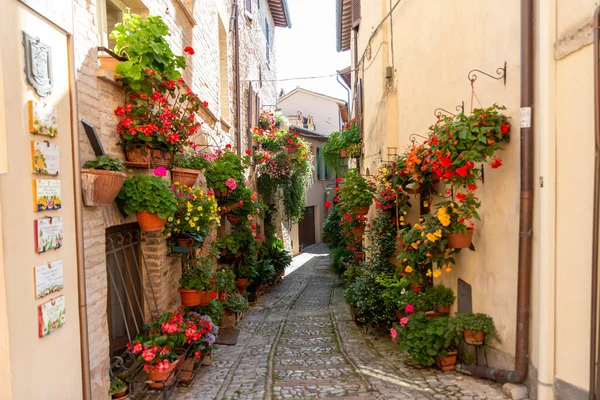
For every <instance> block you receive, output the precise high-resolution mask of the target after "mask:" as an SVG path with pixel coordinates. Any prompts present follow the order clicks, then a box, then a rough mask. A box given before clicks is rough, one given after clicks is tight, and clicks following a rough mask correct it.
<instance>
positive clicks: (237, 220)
mask: <svg viewBox="0 0 600 400" xmlns="http://www.w3.org/2000/svg"><path fill="white" fill-rule="evenodd" d="M227 221H229V223H230V224H231V225H237V224H239V223H240V217H236V216H235V215H231V214H227Z"/></svg>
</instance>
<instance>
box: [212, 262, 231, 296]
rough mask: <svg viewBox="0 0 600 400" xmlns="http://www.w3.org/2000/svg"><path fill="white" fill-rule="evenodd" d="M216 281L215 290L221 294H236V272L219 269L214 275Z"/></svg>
mask: <svg viewBox="0 0 600 400" xmlns="http://www.w3.org/2000/svg"><path fill="white" fill-rule="evenodd" d="M213 279H214V281H215V290H216V291H217V292H219V293H227V294H230V293H233V292H235V272H233V271H232V270H230V269H225V268H222V269H219V270H216V271H215V272H214V274H213Z"/></svg>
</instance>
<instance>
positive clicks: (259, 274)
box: [251, 258, 275, 287]
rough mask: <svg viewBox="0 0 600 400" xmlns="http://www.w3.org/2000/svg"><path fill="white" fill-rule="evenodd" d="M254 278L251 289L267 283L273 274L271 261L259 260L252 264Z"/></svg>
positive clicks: (273, 269) (273, 268)
mask: <svg viewBox="0 0 600 400" xmlns="http://www.w3.org/2000/svg"><path fill="white" fill-rule="evenodd" d="M254 272H255V274H256V275H255V276H254V277H253V278H252V284H251V287H256V286H258V285H261V284H263V283H267V282H269V280H270V279H271V278H272V277H273V275H274V274H275V267H273V264H272V263H271V260H268V259H264V258H263V259H260V260H258V261H256V263H255V264H254Z"/></svg>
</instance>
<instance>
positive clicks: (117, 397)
mask: <svg viewBox="0 0 600 400" xmlns="http://www.w3.org/2000/svg"><path fill="white" fill-rule="evenodd" d="M111 398H112V399H113V400H127V399H129V398H130V397H129V389H125V390H123V391H122V392H119V393H115V394H113V395H112V396H111Z"/></svg>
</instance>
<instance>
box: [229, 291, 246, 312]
mask: <svg viewBox="0 0 600 400" xmlns="http://www.w3.org/2000/svg"><path fill="white" fill-rule="evenodd" d="M223 306H224V307H225V309H227V310H230V311H231V312H234V313H241V312H244V311H246V310H247V309H248V300H246V298H245V297H244V296H242V295H240V294H238V293H234V294H231V295H228V296H227V298H226V299H225V301H224V302H223Z"/></svg>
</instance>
